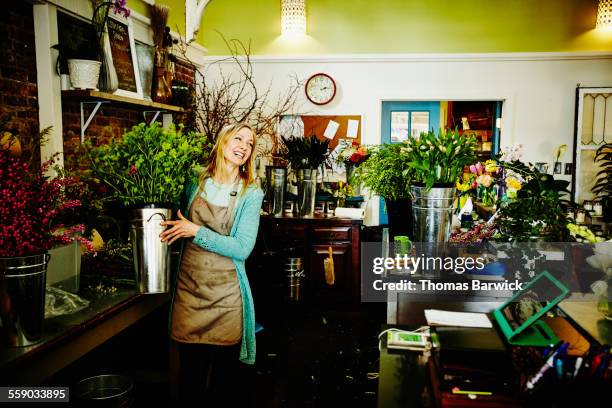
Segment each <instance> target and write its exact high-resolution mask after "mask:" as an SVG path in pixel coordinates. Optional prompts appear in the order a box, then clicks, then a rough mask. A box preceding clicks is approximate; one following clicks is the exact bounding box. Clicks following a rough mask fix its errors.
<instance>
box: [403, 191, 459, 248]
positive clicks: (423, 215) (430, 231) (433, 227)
mask: <svg viewBox="0 0 612 408" xmlns="http://www.w3.org/2000/svg"><path fill="white" fill-rule="evenodd" d="M411 190H412V226H413V231H414V241H415V242H429V243H443V242H447V241H448V238H449V236H450V233H451V224H452V220H453V199H454V196H455V188H454V187H433V188H432V189H431V190H429V191H426V189H425V187H421V186H412V187H411Z"/></svg>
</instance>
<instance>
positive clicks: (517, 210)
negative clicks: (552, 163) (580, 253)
mask: <svg viewBox="0 0 612 408" xmlns="http://www.w3.org/2000/svg"><path fill="white" fill-rule="evenodd" d="M500 165H501V166H503V168H504V170H505V171H506V172H508V173H510V174H512V176H511V180H517V178H518V177H520V178H521V179H522V180H523V183H520V184H519V188H518V190H517V191H516V192H515V194H514V197H515V198H512V199H508V200H507V201H505V202H503V203H502V205H501V206H500V209H499V211H498V213H497V216H496V222H497V224H498V226H499V231H500V234H499V236H498V237H497V239H498V240H501V241H506V242H534V241H549V242H564V241H567V240H568V238H569V235H570V234H569V231H568V229H567V227H566V226H567V223H568V222H567V209H568V206H569V204H570V202H569V200H568V199H567V198H566V197H565V195H566V194H569V191H567V187H568V185H569V181H566V180H555V179H554V177H553V176H551V175H550V174H545V173H541V172H540V171H538V170H536V169H535V168H530V167H529V166H527V165H526V164H524V163H522V162H520V161H518V160H516V161H512V162H500Z"/></svg>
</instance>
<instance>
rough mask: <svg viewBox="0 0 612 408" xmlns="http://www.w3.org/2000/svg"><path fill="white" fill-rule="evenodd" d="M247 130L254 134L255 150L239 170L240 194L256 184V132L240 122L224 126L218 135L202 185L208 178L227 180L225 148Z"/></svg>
mask: <svg viewBox="0 0 612 408" xmlns="http://www.w3.org/2000/svg"><path fill="white" fill-rule="evenodd" d="M245 128H246V129H249V130H250V131H251V133H252V134H253V148H252V149H251V154H250V156H249V158H248V159H247V161H246V162H245V163H244V164H243V165H242V166H240V168H239V169H238V177H240V179H241V180H242V190H241V191H240V194H241V195H242V194H244V192H245V191H246V189H247V188H248V187H249V186H250V185H251V184H253V183H254V182H255V178H254V171H253V168H254V162H255V160H254V159H253V156H254V154H253V153H254V152H255V143H256V139H257V138H256V135H255V130H254V129H253V127H252V126H251V125H249V124H248V123H244V122H238V123H234V124H231V125H227V126H224V127H223V129H221V131H220V132H219V134H218V135H217V139H216V140H215V145H214V146H213V148H212V151H211V152H210V158H209V160H208V165H207V166H206V168H205V170H204V171H203V172H202V175H201V176H200V183H202V182H203V181H204V180H205V179H207V178H208V177H214V176H215V175H220V176H221V178H222V179H225V176H226V174H225V172H226V167H225V156H224V153H223V151H224V150H225V146H227V144H228V143H229V141H230V140H231V138H232V137H234V136H235V135H236V134H237V133H238V132H240V131H241V130H242V129H245Z"/></svg>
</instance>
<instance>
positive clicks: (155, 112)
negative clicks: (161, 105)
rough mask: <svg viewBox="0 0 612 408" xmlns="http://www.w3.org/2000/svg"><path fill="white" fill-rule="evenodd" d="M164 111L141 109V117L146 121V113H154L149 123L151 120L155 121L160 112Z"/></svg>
mask: <svg viewBox="0 0 612 408" xmlns="http://www.w3.org/2000/svg"><path fill="white" fill-rule="evenodd" d="M164 112H166V111H165V110H150V111H143V112H142V117H143V118H144V121H145V122H146V121H147V113H154V114H155V115H153V118H152V119H151V121H150V122H149V125H150V124H151V123H153V122H155V121H156V120H157V118H158V117H159V114H160V113H164Z"/></svg>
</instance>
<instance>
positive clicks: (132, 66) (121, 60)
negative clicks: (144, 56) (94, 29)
mask: <svg viewBox="0 0 612 408" xmlns="http://www.w3.org/2000/svg"><path fill="white" fill-rule="evenodd" d="M108 17H109V18H108V20H107V22H106V26H107V28H108V36H109V38H110V44H111V52H112V55H113V63H114V64H115V70H116V71H117V77H118V79H119V89H117V91H115V95H121V96H129V97H132V98H138V99H142V85H141V83H140V72H139V70H138V57H137V53H136V46H135V44H134V34H133V33H132V25H131V21H130V19H129V18H124V17H120V16H116V15H113V13H110V14H109V16H108Z"/></svg>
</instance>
